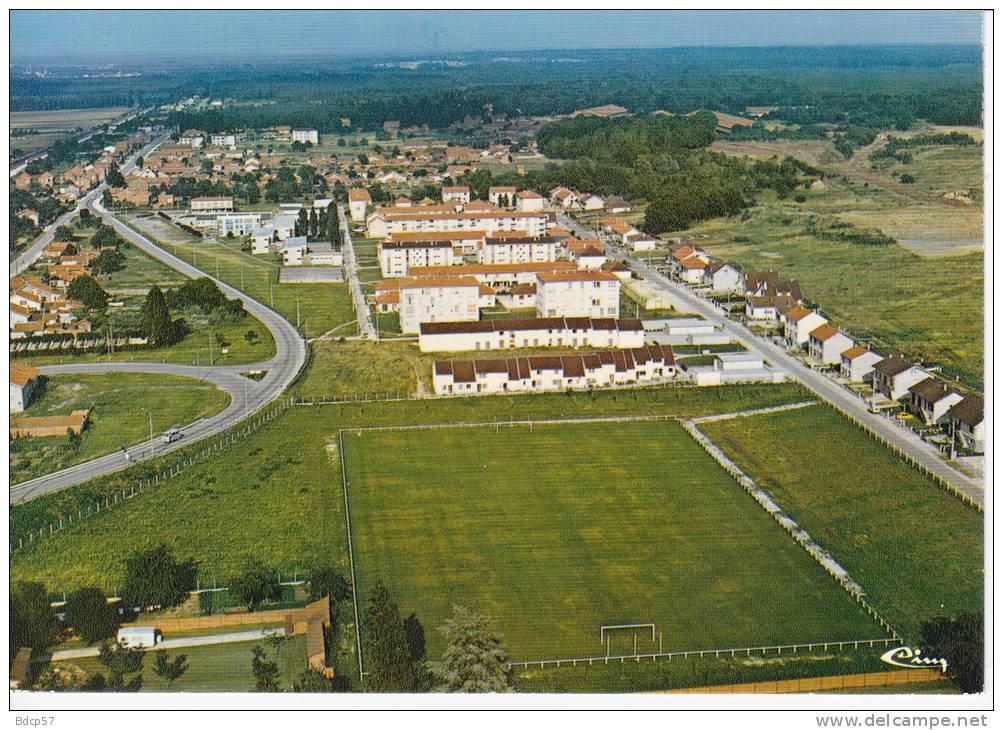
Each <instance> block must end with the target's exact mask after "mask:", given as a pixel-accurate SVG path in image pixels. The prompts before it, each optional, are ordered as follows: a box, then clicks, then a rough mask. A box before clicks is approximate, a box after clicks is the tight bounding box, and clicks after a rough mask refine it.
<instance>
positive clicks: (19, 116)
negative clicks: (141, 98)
mask: <svg viewBox="0 0 1003 730" xmlns="http://www.w3.org/2000/svg"><path fill="white" fill-rule="evenodd" d="M127 111H129V109H128V107H117V106H116V107H105V108H99V109H52V110H49V111H33V112H11V113H10V128H11V129H46V130H71V129H77V128H78V127H79V128H84V129H86V128H87V127H93V126H95V125H98V124H103V123H104V122H110V121H111V120H112V119H115V118H116V117H120V116H122V115H123V114H125V113H126V112H127Z"/></svg>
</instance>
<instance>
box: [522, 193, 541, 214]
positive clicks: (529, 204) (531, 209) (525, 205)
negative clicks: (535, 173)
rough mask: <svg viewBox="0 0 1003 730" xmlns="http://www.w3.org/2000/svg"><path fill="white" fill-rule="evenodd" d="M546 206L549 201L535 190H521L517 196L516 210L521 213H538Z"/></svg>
mask: <svg viewBox="0 0 1003 730" xmlns="http://www.w3.org/2000/svg"><path fill="white" fill-rule="evenodd" d="M546 204H547V199H546V198H544V197H543V196H542V195H540V194H539V193H538V192H536V191H534V190H520V191H519V192H518V193H516V194H515V209H516V210H517V211H519V212H520V213H536V212H538V211H541V210H543V209H544V207H545V206H546Z"/></svg>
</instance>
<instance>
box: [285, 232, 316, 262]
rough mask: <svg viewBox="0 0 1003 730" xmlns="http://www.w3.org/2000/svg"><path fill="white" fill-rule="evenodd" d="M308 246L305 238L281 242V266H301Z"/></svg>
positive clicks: (294, 238)
mask: <svg viewBox="0 0 1003 730" xmlns="http://www.w3.org/2000/svg"><path fill="white" fill-rule="evenodd" d="M308 249H309V246H308V244H307V242H306V236H294V237H293V238H289V239H286V240H285V241H283V242H282V246H281V247H280V248H279V250H280V251H281V252H282V265H283V266H302V265H303V259H304V257H305V256H306V255H307V250H308Z"/></svg>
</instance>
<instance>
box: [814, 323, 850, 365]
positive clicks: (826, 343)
mask: <svg viewBox="0 0 1003 730" xmlns="http://www.w3.org/2000/svg"><path fill="white" fill-rule="evenodd" d="M850 347H853V340H852V339H850V338H849V337H847V336H846V335H844V334H843V333H842V332H840V331H839V330H838V329H836V328H835V327H833V326H832V325H831V324H823V325H821V326H819V327H816V328H815V329H813V330H812V331H811V332H810V333H809V334H808V358H809V359H810V360H812V361H813V362H814V363H816V364H820V365H839V363H840V356H841V355H842V354H843V353H844V352H845V351H846V350H847V349H848V348H850Z"/></svg>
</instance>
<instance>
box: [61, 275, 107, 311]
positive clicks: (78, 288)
mask: <svg viewBox="0 0 1003 730" xmlns="http://www.w3.org/2000/svg"><path fill="white" fill-rule="evenodd" d="M66 296H68V297H69V298H70V299H76V300H77V301H78V302H80V303H81V304H83V305H84V306H85V307H87V308H88V309H104V308H105V307H106V306H108V294H107V292H105V290H104V289H102V288H101V286H100V284H98V283H97V282H96V281H94V279H93V278H92V277H90V276H88V275H87V274H84V275H83V276H78V277H77V278H76V279H74V280H73V281H71V282H70V285H69V286H68V287H66Z"/></svg>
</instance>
